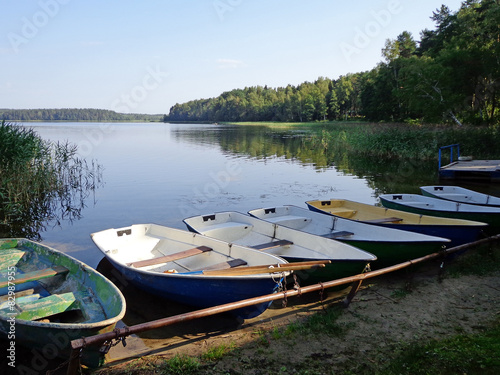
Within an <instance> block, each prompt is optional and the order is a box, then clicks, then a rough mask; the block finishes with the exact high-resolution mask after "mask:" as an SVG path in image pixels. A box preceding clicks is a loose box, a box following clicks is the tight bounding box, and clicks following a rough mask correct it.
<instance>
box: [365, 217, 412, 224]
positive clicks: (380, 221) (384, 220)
mask: <svg viewBox="0 0 500 375" xmlns="http://www.w3.org/2000/svg"><path fill="white" fill-rule="evenodd" d="M400 221H403V219H401V218H399V217H382V218H380V219H372V220H365V223H373V224H384V223H398V222H400Z"/></svg>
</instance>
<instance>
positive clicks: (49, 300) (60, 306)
mask: <svg viewBox="0 0 500 375" xmlns="http://www.w3.org/2000/svg"><path fill="white" fill-rule="evenodd" d="M76 302H77V299H76V298H75V295H74V294H73V293H72V292H69V293H63V294H53V295H51V296H48V297H44V298H40V299H37V300H36V301H31V300H27V301H25V302H19V303H16V305H15V309H16V310H18V313H17V314H16V313H15V312H14V311H12V313H13V314H16V315H15V318H16V319H21V320H38V319H43V318H46V317H48V316H51V315H56V314H60V313H62V312H65V311H68V310H72V309H73V308H74V307H76V305H78V303H76Z"/></svg>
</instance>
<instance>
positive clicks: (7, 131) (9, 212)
mask: <svg viewBox="0 0 500 375" xmlns="http://www.w3.org/2000/svg"><path fill="white" fill-rule="evenodd" d="M100 183H101V170H100V166H99V165H97V164H96V163H94V162H91V163H90V164H88V163H87V162H86V161H85V160H83V159H81V158H79V157H77V148H76V146H74V145H71V144H69V143H51V142H47V141H44V140H43V139H42V138H41V137H40V136H39V135H38V134H37V133H36V132H35V131H33V130H32V129H28V128H25V127H22V126H19V125H15V124H10V123H5V122H2V124H1V125H0V235H1V236H4V237H7V236H21V237H27V238H33V239H39V238H40V232H41V231H43V229H44V228H45V225H46V224H47V223H48V222H51V221H52V222H53V223H54V224H59V223H60V221H61V220H74V219H77V218H79V217H80V216H81V211H82V209H83V208H84V206H85V199H86V198H87V197H88V196H89V194H90V193H91V192H92V191H94V190H95V188H96V187H97V186H98V185H99V184H100Z"/></svg>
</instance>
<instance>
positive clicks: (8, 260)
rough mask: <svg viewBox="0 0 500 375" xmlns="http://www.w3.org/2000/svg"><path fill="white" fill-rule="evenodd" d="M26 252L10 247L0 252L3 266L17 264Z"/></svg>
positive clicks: (0, 261) (0, 262) (0, 260)
mask: <svg viewBox="0 0 500 375" xmlns="http://www.w3.org/2000/svg"><path fill="white" fill-rule="evenodd" d="M25 253H26V252H25V251H20V250H17V249H9V250H5V251H2V252H0V264H1V265H2V268H7V267H9V266H13V265H16V264H17V262H19V260H21V258H22V257H23V256H24V254H25Z"/></svg>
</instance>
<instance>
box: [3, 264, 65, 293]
mask: <svg viewBox="0 0 500 375" xmlns="http://www.w3.org/2000/svg"><path fill="white" fill-rule="evenodd" d="M68 272H69V270H68V269H67V268H66V267H62V266H54V267H51V268H44V269H41V270H36V271H33V272H26V273H23V274H17V275H16V276H15V277H14V279H13V280H9V279H8V277H3V278H2V279H1V280H0V288H3V287H6V286H8V285H10V284H15V285H19V284H24V283H27V282H29V281H38V280H42V279H47V278H49V277H53V276H56V275H62V274H65V273H68ZM9 283H10V284H9Z"/></svg>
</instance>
